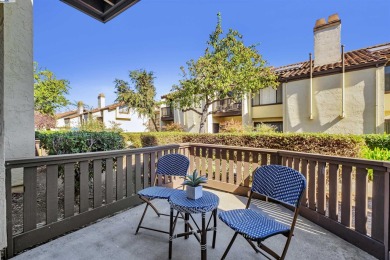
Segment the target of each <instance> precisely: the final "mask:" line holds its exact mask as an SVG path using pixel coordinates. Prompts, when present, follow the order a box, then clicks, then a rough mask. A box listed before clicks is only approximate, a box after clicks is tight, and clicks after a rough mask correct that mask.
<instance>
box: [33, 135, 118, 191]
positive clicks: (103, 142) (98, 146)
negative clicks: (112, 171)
mask: <svg viewBox="0 0 390 260" xmlns="http://www.w3.org/2000/svg"><path fill="white" fill-rule="evenodd" d="M35 138H37V139H39V140H41V144H42V148H44V149H45V150H47V151H48V154H49V155H59V154H72V153H86V152H98V151H109V150H118V149H123V148H124V142H123V137H122V136H121V135H120V134H119V133H115V132H87V131H56V132H50V131H42V132H35ZM114 163H116V161H115V160H114ZM102 169H103V170H105V169H106V163H105V160H103V161H102ZM59 177H60V178H61V179H62V180H64V167H63V165H60V167H59ZM89 178H90V179H92V178H93V165H92V162H89ZM79 190H80V164H79V163H75V192H76V194H77V195H78V194H79Z"/></svg>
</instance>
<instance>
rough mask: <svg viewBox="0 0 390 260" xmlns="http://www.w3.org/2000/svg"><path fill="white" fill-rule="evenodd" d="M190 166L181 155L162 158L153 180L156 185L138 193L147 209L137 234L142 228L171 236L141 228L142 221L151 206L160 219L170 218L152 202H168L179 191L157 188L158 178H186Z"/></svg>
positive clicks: (142, 218) (163, 231) (162, 231)
mask: <svg viewBox="0 0 390 260" xmlns="http://www.w3.org/2000/svg"><path fill="white" fill-rule="evenodd" d="M189 165H190V161H189V160H188V158H187V157H186V156H184V155H181V154H167V155H164V156H162V157H161V158H160V159H159V160H158V161H157V170H156V175H155V179H154V180H153V183H154V185H153V186H152V187H149V188H146V189H143V190H140V191H138V196H139V197H140V199H141V200H143V201H145V202H146V207H145V210H144V213H143V214H142V217H141V220H140V222H139V224H138V227H137V230H136V232H135V234H137V233H138V231H139V229H140V228H143V229H148V230H152V231H157V232H161V233H166V234H169V231H165V230H158V229H154V228H149V227H145V226H141V224H142V221H143V220H144V217H145V214H146V211H147V209H148V207H149V206H150V207H151V208H152V209H153V210H154V211H155V212H156V214H157V216H159V217H160V216H161V215H163V216H169V215H168V214H163V213H160V212H159V211H158V210H157V209H156V207H155V206H154V205H153V204H152V203H151V201H152V200H153V199H165V200H168V199H169V196H171V195H172V194H173V193H174V192H176V191H177V189H173V188H168V187H160V186H155V185H156V181H157V179H158V176H159V175H163V176H165V178H166V177H167V176H176V177H185V176H186V175H187V171H188V167H189ZM176 218H177V216H176Z"/></svg>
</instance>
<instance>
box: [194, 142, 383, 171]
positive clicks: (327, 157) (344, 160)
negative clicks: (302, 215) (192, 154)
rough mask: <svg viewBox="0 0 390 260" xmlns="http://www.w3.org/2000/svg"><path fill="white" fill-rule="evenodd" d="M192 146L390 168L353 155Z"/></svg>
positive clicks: (379, 168) (380, 168)
mask: <svg viewBox="0 0 390 260" xmlns="http://www.w3.org/2000/svg"><path fill="white" fill-rule="evenodd" d="M190 146H197V147H206V148H221V149H228V150H240V151H250V152H260V153H269V154H278V155H280V156H285V157H298V158H300V159H306V160H316V161H320V162H327V163H334V164H342V165H350V166H356V167H360V168H370V169H374V170H380V171H386V170H387V168H390V163H389V162H386V161H375V160H367V159H359V158H351V157H341V156H335V155H322V154H315V153H304V152H295V151H288V150H276V149H265V148H254V147H239V146H227V145H213V144H202V143H190Z"/></svg>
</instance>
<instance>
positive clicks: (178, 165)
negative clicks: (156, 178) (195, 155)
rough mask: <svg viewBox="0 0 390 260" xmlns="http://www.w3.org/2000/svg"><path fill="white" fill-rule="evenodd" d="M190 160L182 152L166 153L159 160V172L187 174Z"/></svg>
mask: <svg viewBox="0 0 390 260" xmlns="http://www.w3.org/2000/svg"><path fill="white" fill-rule="evenodd" d="M189 165H190V161H189V160H188V158H187V157H186V156H184V155H182V154H176V153H172V154H166V155H164V156H163V157H161V158H160V159H158V161H157V170H156V173H157V174H162V175H170V176H186V175H187V171H188V166H189Z"/></svg>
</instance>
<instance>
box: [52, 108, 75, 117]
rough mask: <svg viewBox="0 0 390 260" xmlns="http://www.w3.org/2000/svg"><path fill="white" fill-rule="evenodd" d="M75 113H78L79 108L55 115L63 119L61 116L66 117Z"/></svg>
mask: <svg viewBox="0 0 390 260" xmlns="http://www.w3.org/2000/svg"><path fill="white" fill-rule="evenodd" d="M73 114H77V110H72V111H66V112H62V113H58V114H56V115H55V117H56V118H57V119H61V118H64V117H68V116H72V115H73Z"/></svg>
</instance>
